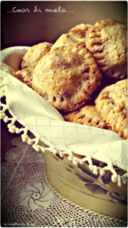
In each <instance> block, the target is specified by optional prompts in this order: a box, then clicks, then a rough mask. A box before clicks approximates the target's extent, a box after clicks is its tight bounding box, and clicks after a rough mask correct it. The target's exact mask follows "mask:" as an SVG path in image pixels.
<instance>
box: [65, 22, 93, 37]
mask: <svg viewBox="0 0 128 228" xmlns="http://www.w3.org/2000/svg"><path fill="white" fill-rule="evenodd" d="M90 26H91V25H89V24H79V25H75V26H74V27H73V28H71V29H70V30H69V32H70V33H73V34H75V35H77V36H79V37H80V38H85V36H86V33H87V31H88V29H89V28H90Z"/></svg>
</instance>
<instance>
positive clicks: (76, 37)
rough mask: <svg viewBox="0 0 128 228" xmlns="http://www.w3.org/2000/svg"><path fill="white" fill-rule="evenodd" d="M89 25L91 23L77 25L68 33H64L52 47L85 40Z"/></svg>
mask: <svg viewBox="0 0 128 228" xmlns="http://www.w3.org/2000/svg"><path fill="white" fill-rule="evenodd" d="M89 27H90V25H88V24H80V25H76V26H75V27H73V28H72V29H70V30H69V32H68V33H65V34H62V35H61V36H60V37H59V38H58V39H57V41H56V42H55V43H54V44H53V46H52V49H54V48H56V47H62V46H64V45H70V44H73V43H78V42H85V35H86V32H87V30H88V28H89Z"/></svg>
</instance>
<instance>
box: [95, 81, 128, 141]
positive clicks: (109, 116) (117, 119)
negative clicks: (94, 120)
mask: <svg viewBox="0 0 128 228" xmlns="http://www.w3.org/2000/svg"><path fill="white" fill-rule="evenodd" d="M127 91H128V79H124V80H121V81H118V82H117V83H115V84H112V85H110V86H107V87H105V88H104V89H103V90H102V91H101V92H100V94H99V96H98V97H97V99H96V101H95V103H96V109H97V111H98V113H99V115H100V116H101V118H102V119H103V120H104V121H105V122H106V123H107V124H108V125H109V126H110V127H111V129H112V130H113V131H115V132H117V133H118V134H119V135H120V136H121V137H123V138H128V121H127V110H128V103H127V95H126V93H127Z"/></svg>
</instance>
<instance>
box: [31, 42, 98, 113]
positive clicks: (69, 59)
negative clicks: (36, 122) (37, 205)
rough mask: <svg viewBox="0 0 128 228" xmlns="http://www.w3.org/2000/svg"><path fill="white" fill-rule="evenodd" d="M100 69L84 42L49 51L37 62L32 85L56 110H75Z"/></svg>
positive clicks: (87, 96)
mask: <svg viewBox="0 0 128 228" xmlns="http://www.w3.org/2000/svg"><path fill="white" fill-rule="evenodd" d="M100 81H101V73H100V71H99V68H98V66H97V63H96V62H95V59H94V58H93V56H92V55H91V54H90V53H89V51H88V50H87V49H86V48H85V45H84V44H81V43H78V44H71V45H68V46H62V47H59V48H56V49H54V50H52V51H50V52H49V53H48V54H47V55H45V56H44V57H43V58H42V59H41V60H40V61H39V62H38V64H37V65H36V67H35V69H34V71H33V75H32V87H33V89H34V90H35V91H37V92H38V93H39V94H40V95H41V96H42V97H44V98H45V99H46V100H48V101H49V102H50V103H52V104H53V105H54V106H55V107H56V108H57V109H58V110H61V111H65V112H68V111H74V110H76V109H77V108H78V107H81V106H82V105H83V104H84V103H85V102H86V101H87V100H89V99H90V97H91V95H92V93H93V92H94V90H95V89H96V88H97V87H98V85H99V84H100Z"/></svg>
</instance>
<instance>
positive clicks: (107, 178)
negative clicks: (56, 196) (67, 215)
mask: <svg viewBox="0 0 128 228" xmlns="http://www.w3.org/2000/svg"><path fill="white" fill-rule="evenodd" d="M44 156H45V159H46V164H47V176H48V180H49V181H50V183H51V184H52V185H53V186H54V188H55V189H56V190H57V191H59V192H60V193H61V194H62V195H63V196H65V197H66V198H67V199H69V200H72V201H73V202H75V203H77V204H79V205H81V206H84V207H85V208H89V209H93V210H95V211H97V212H100V213H104V214H107V215H111V216H117V217H126V205H127V187H126V185H123V186H122V187H118V186H117V185H116V184H114V183H112V181H111V172H110V171H106V172H105V174H104V175H103V176H100V175H99V174H93V173H92V172H91V171H90V169H89V166H88V164H82V165H78V166H74V165H73V164H72V163H71V162H70V161H68V160H67V158H61V157H60V156H59V155H52V154H51V153H50V152H49V153H46V154H45V155H44ZM95 162H97V161H94V163H95ZM97 163H98V164H97V165H99V166H105V163H103V162H97ZM118 172H122V171H121V170H120V169H119V170H118ZM78 196H79V197H78ZM97 205H98V207H97Z"/></svg>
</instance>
